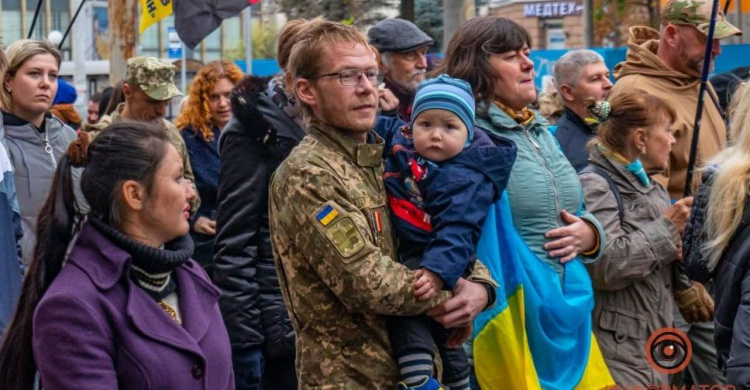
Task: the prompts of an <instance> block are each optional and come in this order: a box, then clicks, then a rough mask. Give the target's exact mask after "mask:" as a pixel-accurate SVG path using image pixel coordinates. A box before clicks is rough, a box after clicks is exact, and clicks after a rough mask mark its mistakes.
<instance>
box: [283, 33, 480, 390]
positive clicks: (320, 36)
mask: <svg viewBox="0 0 750 390" xmlns="http://www.w3.org/2000/svg"><path fill="white" fill-rule="evenodd" d="M287 72H288V73H287V74H288V75H290V76H291V77H292V86H293V91H294V94H295V96H296V97H297V99H298V101H299V103H300V104H301V106H302V109H303V110H304V112H305V113H306V115H308V117H309V118H310V125H309V134H308V135H307V136H306V137H305V138H304V139H303V140H302V141H301V142H300V144H299V145H298V146H297V147H296V148H295V149H294V150H293V151H292V153H291V154H290V155H289V156H288V157H287V159H286V160H284V162H283V163H282V164H281V165H280V166H279V168H278V169H277V170H276V173H275V176H274V178H273V179H272V181H271V185H270V192H269V204H270V207H269V225H270V226H269V228H270V232H271V240H272V243H273V251H274V258H275V261H276V269H277V273H278V275H279V284H280V286H281V291H282V293H283V296H284V301H285V303H286V307H287V309H288V310H289V313H290V318H291V321H292V324H293V326H294V331H295V333H296V336H297V350H296V354H297V355H296V365H297V378H298V380H299V388H300V389H317V388H337V389H344V388H346V389H349V388H352V389H353V388H357V389H383V390H385V389H393V388H394V387H395V386H396V382H397V381H398V378H399V376H398V369H397V366H396V363H395V362H394V361H393V358H392V357H391V346H390V342H389V338H388V332H387V330H386V326H385V321H386V316H388V315H414V314H421V313H425V312H427V314H429V315H431V316H432V317H433V318H434V319H435V320H437V321H438V322H440V323H442V324H443V325H444V326H445V327H447V328H455V327H461V326H465V325H467V324H469V323H470V322H471V321H472V320H473V319H474V318H475V317H476V315H477V314H479V312H480V311H481V310H482V309H484V308H486V307H487V306H488V304H491V303H492V302H493V301H494V298H493V297H494V287H493V283H494V282H492V279H491V278H490V277H489V273H488V272H487V269H486V268H485V267H484V266H482V265H481V264H478V266H477V267H475V271H474V272H473V273H472V276H471V277H470V278H469V279H470V280H471V281H469V280H464V279H461V280H459V282H458V284H457V286H456V288H455V289H454V290H453V292H452V293H451V292H448V291H442V292H441V293H439V294H437V295H436V296H435V297H434V298H433V299H430V300H426V301H419V300H417V299H416V298H415V296H414V288H413V283H414V282H415V280H416V279H415V276H414V271H410V270H409V269H407V268H406V267H405V266H403V265H402V264H399V263H397V262H395V261H394V260H393V259H394V254H395V251H394V243H393V236H392V231H391V226H390V219H389V215H388V210H387V205H386V199H387V198H386V193H385V187H384V185H383V150H384V147H385V143H384V141H383V139H382V138H380V137H378V136H377V135H376V134H375V133H374V132H373V131H372V129H373V127H374V125H375V118H376V114H377V108H378V97H379V92H378V84H379V83H380V82H381V81H382V74H381V73H380V71H379V70H378V63H377V60H376V56H375V53H374V52H373V51H372V49H371V48H370V46H369V45H368V42H367V38H366V37H365V36H364V35H363V34H362V33H360V32H359V31H358V30H357V29H356V28H355V27H353V26H346V25H344V24H341V23H335V22H325V23H321V24H320V25H318V26H315V27H313V28H311V30H309V31H308V32H307V33H306V35H305V37H304V38H303V39H301V40H300V41H299V42H297V43H296V44H295V46H294V48H293V49H292V54H291V56H290V58H289V64H288V66H287Z"/></svg>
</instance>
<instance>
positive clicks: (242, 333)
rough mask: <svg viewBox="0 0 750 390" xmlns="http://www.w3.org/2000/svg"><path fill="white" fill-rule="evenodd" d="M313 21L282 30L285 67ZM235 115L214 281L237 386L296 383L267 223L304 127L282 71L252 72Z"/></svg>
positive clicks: (244, 389) (227, 143)
mask: <svg viewBox="0 0 750 390" xmlns="http://www.w3.org/2000/svg"><path fill="white" fill-rule="evenodd" d="M312 23H316V22H315V21H309V22H308V21H305V20H301V19H298V20H293V21H290V22H289V23H287V24H286V25H285V26H284V27H283V28H282V30H281V32H280V34H279V47H278V51H277V53H278V56H277V60H278V62H279V64H280V65H281V67H282V69H284V68H285V66H286V62H287V60H288V58H289V54H290V52H291V49H292V45H293V44H294V42H296V41H297V39H295V37H298V36H299V34H302V33H304V31H305V30H306V29H307V28H308V27H309V26H310V25H311V24H312ZM232 112H233V114H234V117H233V119H232V120H231V121H230V122H229V123H228V124H227V125H226V127H225V128H224V132H223V134H222V136H221V140H220V142H219V151H220V155H221V166H220V169H219V188H218V194H217V204H218V214H217V231H216V241H215V251H216V254H215V256H214V283H216V285H217V286H218V287H219V288H220V289H221V290H222V293H223V294H222V298H221V301H220V306H221V311H222V314H223V316H224V321H225V323H226V325H227V330H228V331H229V339H230V341H231V343H232V356H233V357H232V359H233V363H234V371H235V380H236V383H237V389H238V390H256V389H260V388H265V389H273V390H286V389H290V390H291V389H297V380H296V374H295V371H294V357H295V350H294V331H293V329H292V324H291V322H290V321H289V318H288V314H287V310H286V307H285V306H284V300H283V298H282V295H281V290H280V288H279V283H278V279H277V277H276V268H275V265H274V260H273V253H272V249H271V237H270V235H269V230H268V185H269V183H270V180H271V175H272V174H273V172H274V171H275V170H276V168H277V167H278V166H279V164H280V163H281V162H282V161H283V160H284V159H285V158H286V157H287V155H289V153H290V152H291V151H292V148H294V147H295V146H296V145H297V144H298V143H299V142H300V140H302V138H303V137H304V136H305V134H306V130H305V125H304V122H303V120H302V116H301V113H300V111H299V108H298V107H297V106H295V104H294V102H293V101H292V100H291V99H290V98H289V96H288V95H287V93H286V92H285V90H284V78H283V76H279V77H277V78H274V79H271V80H270V81H269V80H268V79H263V78H258V77H255V76H247V77H246V78H245V79H244V80H243V81H241V82H240V83H239V84H238V85H237V87H235V89H234V91H232Z"/></svg>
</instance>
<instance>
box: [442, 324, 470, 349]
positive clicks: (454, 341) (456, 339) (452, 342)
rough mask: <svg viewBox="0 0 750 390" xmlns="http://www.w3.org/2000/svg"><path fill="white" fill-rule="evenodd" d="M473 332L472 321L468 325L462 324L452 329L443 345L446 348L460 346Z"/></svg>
mask: <svg viewBox="0 0 750 390" xmlns="http://www.w3.org/2000/svg"><path fill="white" fill-rule="evenodd" d="M473 332H474V325H472V323H469V325H466V326H462V327H460V328H456V329H453V331H452V332H451V335H450V337H448V340H447V341H446V342H445V345H446V346H447V347H448V348H458V347H460V346H461V344H463V343H465V342H466V340H468V339H469V337H471V334H472V333H473Z"/></svg>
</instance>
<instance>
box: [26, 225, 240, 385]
mask: <svg viewBox="0 0 750 390" xmlns="http://www.w3.org/2000/svg"><path fill="white" fill-rule="evenodd" d="M129 274H130V255H129V254H128V253H127V252H125V251H123V250H122V249H120V248H119V247H117V246H116V245H115V244H114V243H112V242H111V241H110V240H108V239H107V238H105V237H104V236H103V235H102V234H101V233H99V231H97V230H96V229H95V228H94V227H93V226H91V225H86V226H84V227H83V230H82V231H81V234H80V236H79V237H78V240H77V242H76V243H75V246H74V248H73V250H72V252H71V253H70V257H69V259H68V263H67V264H66V265H65V266H64V267H63V269H62V271H61V272H60V274H59V275H58V276H57V278H55V280H54V282H52V285H51V286H50V288H49V289H48V290H47V292H46V293H45V294H44V296H43V297H42V300H41V302H40V303H39V306H38V307H37V309H36V312H35V313H34V336H33V347H34V358H35V360H36V364H37V366H38V367H39V373H40V376H41V380H42V386H43V387H44V388H45V390H59V389H123V390H124V389H181V390H186V389H210V390H222V389H234V374H233V371H232V356H231V349H230V347H229V336H228V335H227V331H226V328H225V327H224V322H223V321H222V318H221V313H220V312H219V305H218V300H219V295H220V293H219V290H218V289H216V288H215V287H214V286H213V285H212V284H211V282H210V281H209V280H208V277H207V276H206V274H205V273H204V271H203V270H202V269H201V267H200V266H199V265H198V264H197V263H195V262H194V261H192V260H191V261H189V262H188V263H186V264H184V265H181V266H180V267H178V268H177V270H176V271H175V277H176V280H177V286H178V289H177V294H178V297H179V305H180V314H181V315H182V320H183V324H182V326H180V325H179V324H177V322H175V321H174V320H173V319H172V318H171V317H170V316H169V315H168V314H167V313H166V312H165V311H164V310H163V309H161V308H160V307H159V306H158V305H157V304H156V302H155V301H154V300H153V298H151V297H150V296H148V295H147V294H146V292H144V291H143V290H142V289H141V288H140V287H138V285H137V284H136V283H135V282H134V281H133V279H132V278H131V277H130V276H129Z"/></svg>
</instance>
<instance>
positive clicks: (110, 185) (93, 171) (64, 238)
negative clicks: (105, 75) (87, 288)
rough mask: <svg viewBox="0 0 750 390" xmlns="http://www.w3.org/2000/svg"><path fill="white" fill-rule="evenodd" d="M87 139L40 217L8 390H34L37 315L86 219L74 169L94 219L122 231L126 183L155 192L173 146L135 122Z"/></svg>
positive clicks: (8, 336)
mask: <svg viewBox="0 0 750 390" xmlns="http://www.w3.org/2000/svg"><path fill="white" fill-rule="evenodd" d="M82 137H83V136H82ZM82 137H79V139H78V140H76V141H75V142H74V143H73V144H72V145H71V148H70V149H69V151H68V154H67V155H66V156H63V157H62V158H61V159H60V161H59V163H58V165H57V170H56V171H55V176H54V179H53V181H52V187H51V189H50V193H49V196H48V197H47V201H46V202H45V203H44V206H43V207H42V209H41V211H40V212H39V220H38V222H37V242H36V247H35V248H34V258H33V260H32V262H31V265H30V267H29V271H28V273H27V275H26V278H25V280H24V283H23V287H22V289H21V296H20V298H19V301H18V304H17V307H16V312H15V314H14V316H13V320H12V322H11V324H10V326H9V327H8V329H6V331H5V337H4V339H3V343H2V346H1V347H0V389H3V390H28V389H31V388H33V384H34V377H35V374H36V368H37V367H36V363H35V361H34V351H33V349H32V337H33V317H34V311H35V310H36V307H37V305H38V304H39V301H40V300H41V299H42V296H44V293H45V292H46V291H47V289H48V288H49V286H50V284H52V282H53V281H54V279H55V277H57V275H58V274H59V273H60V270H61V269H62V266H63V262H64V260H65V254H66V252H67V249H68V246H69V244H70V241H71V240H72V238H73V234H74V227H75V224H76V223H77V222H78V221H80V220H81V219H82V217H83V216H84V215H83V214H82V211H81V209H80V207H79V206H78V203H77V202H76V198H75V194H74V191H73V188H74V185H75V184H74V180H73V170H72V168H74V167H79V166H82V167H85V169H84V170H83V173H82V174H81V190H82V192H83V195H84V197H85V198H86V201H87V202H88V205H89V207H90V211H89V212H88V216H89V217H90V218H98V219H100V220H102V221H103V222H105V223H108V224H110V225H112V226H115V227H118V225H119V224H120V220H121V215H120V210H119V205H120V195H119V191H120V188H121V186H122V184H123V183H124V182H125V181H127V180H135V181H138V182H140V183H141V184H143V185H144V186H145V187H146V191H147V192H150V190H151V188H152V187H153V181H154V177H155V174H156V171H157V169H158V167H159V164H160V163H161V161H162V160H163V159H164V156H165V155H166V152H167V148H166V146H167V143H168V142H169V138H168V136H167V135H166V134H165V133H164V131H163V130H161V129H159V128H158V127H155V126H153V125H150V124H145V123H133V122H128V123H118V124H114V125H111V126H109V127H108V128H107V129H105V130H104V131H102V132H101V134H100V135H99V136H98V137H97V139H96V140H95V141H94V142H92V143H91V145H88V141H87V139H85V140H84V139H83V138H82Z"/></svg>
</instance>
